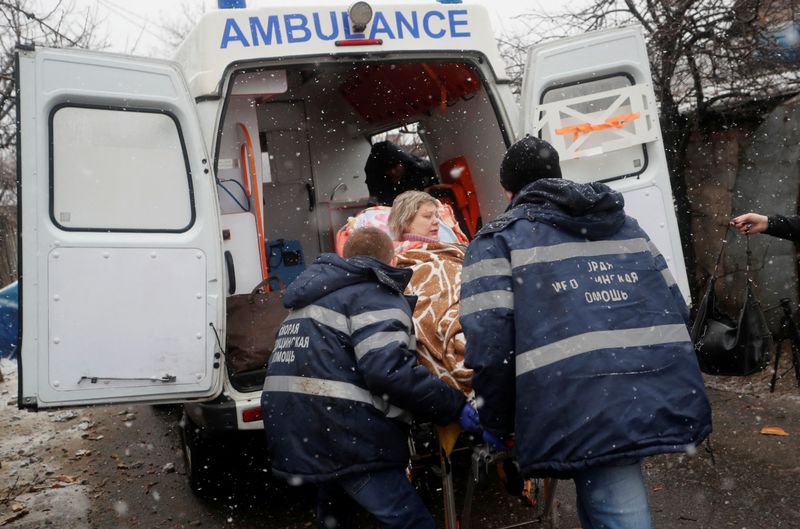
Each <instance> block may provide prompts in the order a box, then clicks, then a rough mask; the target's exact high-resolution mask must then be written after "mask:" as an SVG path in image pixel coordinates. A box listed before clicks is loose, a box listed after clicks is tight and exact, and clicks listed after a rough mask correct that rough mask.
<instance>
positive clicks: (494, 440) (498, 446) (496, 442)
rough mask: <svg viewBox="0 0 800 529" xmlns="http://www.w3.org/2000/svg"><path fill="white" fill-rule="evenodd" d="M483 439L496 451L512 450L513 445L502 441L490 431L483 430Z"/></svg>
mask: <svg viewBox="0 0 800 529" xmlns="http://www.w3.org/2000/svg"><path fill="white" fill-rule="evenodd" d="M483 441H484V442H485V443H486V444H488V445H489V446H490V447H492V449H493V450H495V451H496V452H508V451H509V450H511V447H510V446H508V445H507V444H505V443H504V442H503V441H501V440H500V439H499V438H498V437H496V436H494V435H492V434H490V433H489V432H483Z"/></svg>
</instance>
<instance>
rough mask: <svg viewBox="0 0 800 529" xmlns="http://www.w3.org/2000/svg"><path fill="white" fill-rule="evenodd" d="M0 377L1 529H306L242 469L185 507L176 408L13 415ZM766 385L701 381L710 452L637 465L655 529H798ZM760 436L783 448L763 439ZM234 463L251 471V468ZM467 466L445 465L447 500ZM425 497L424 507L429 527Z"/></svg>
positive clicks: (797, 444)
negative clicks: (450, 473)
mask: <svg viewBox="0 0 800 529" xmlns="http://www.w3.org/2000/svg"><path fill="white" fill-rule="evenodd" d="M3 367H4V368H5V369H6V371H7V373H6V376H5V379H4V381H3V382H2V383H0V527H2V528H6V527H7V528H14V529H23V528H24V529H33V528H42V527H48V526H49V527H58V528H65V529H84V528H85V529H90V528H91V529H95V528H133V527H143V528H144V527H147V528H164V529H166V528H181V527H237V528H252V529H256V528H258V529H263V528H265V527H270V528H274V529H278V528H286V529H300V528H307V527H313V523H312V520H313V512H312V500H311V495H310V494H308V493H307V492H306V491H299V492H298V491H290V490H287V489H286V488H282V487H281V486H278V485H276V484H275V483H270V482H269V480H266V479H264V476H263V472H260V471H259V470H258V469H259V468H260V466H259V465H256V464H245V465H244V470H243V471H242V473H241V474H240V475H241V479H240V480H237V481H236V482H235V483H229V484H224V486H223V487H222V489H221V490H220V491H218V492H216V493H215V494H214V495H212V497H211V498H206V499H201V498H198V497H196V496H195V495H194V494H193V493H192V492H191V490H190V489H189V487H188V485H187V483H186V477H185V475H184V470H183V462H182V453H181V448H180V440H179V436H178V432H177V421H178V420H179V418H180V409H179V408H178V407H158V408H154V407H152V406H135V407H124V406H109V407H98V408H87V409H77V410H59V411H55V412H40V413H30V412H27V411H20V410H18V409H17V402H16V399H17V379H16V374H14V373H10V372H8V371H10V370H11V368H12V367H13V366H9V365H8V364H3ZM782 370H784V368H782ZM769 376H770V375H769V373H768V372H763V373H759V374H756V375H754V376H752V377H748V378H733V377H706V382H707V385H708V387H709V396H710V398H711V401H712V407H713V410H714V429H715V431H714V434H713V435H712V439H711V445H710V446H711V449H710V450H709V448H708V447H707V446H705V445H704V446H702V447H700V448H699V449H698V450H697V452H696V453H695V454H691V455H689V454H687V455H674V456H660V457H656V458H652V459H649V460H647V461H646V462H645V474H646V477H647V484H648V489H649V491H650V505H651V510H652V512H653V522H654V527H658V528H660V529H665V528H666V529H672V528H675V529H677V528H691V529H694V528H708V529H712V528H713V529H719V528H724V527H731V528H736V529H742V528H746V529H756V528H765V529H766V528H782V527H786V528H795V527H798V520H800V504H799V503H798V498H800V390H798V388H797V386H796V383H795V380H794V377H793V376H792V374H791V373H790V374H789V375H787V376H786V377H785V378H783V379H781V380H779V382H778V387H777V391H776V392H775V393H774V394H771V393H769V389H768V383H769ZM764 427H779V428H782V429H783V430H784V431H785V432H786V433H787V434H788V435H786V436H778V435H765V434H763V433H762V429H763V428H764ZM243 456H244V457H249V458H252V459H251V460H250V461H256V460H258V458H259V457H262V456H263V454H250V455H244V454H243ZM466 464H467V461H465V460H456V465H457V467H458V468H457V469H456V481H457V486H458V488H459V492H461V491H462V490H463V483H464V479H465V468H466ZM247 468H250V470H251V471H252V472H251V474H254V475H246V474H247ZM438 494H439V493H438V491H435V490H434V491H432V493H431V494H430V495H429V497H428V500H429V502H430V507H431V509H432V510H433V511H434V513H436V515H437V517H438V518H439V519H441V515H440V513H441V502H440V500H439V496H438ZM573 494H574V493H573V489H572V486H571V484H570V483H569V482H560V483H559V486H558V495H557V497H558V505H559V506H558V513H559V516H560V527H562V528H566V529H570V528H573V527H578V526H579V523H578V521H577V517H576V516H575V509H574V496H573ZM530 514H531V513H530V511H528V510H527V509H526V508H525V507H523V506H522V505H521V504H520V503H519V502H518V501H517V500H516V499H515V498H511V497H509V496H508V495H507V494H505V493H504V492H503V491H502V490H501V488H500V486H499V484H498V483H496V482H492V483H489V485H488V488H486V489H481V490H479V491H478V492H477V499H476V504H475V506H474V508H473V518H472V527H474V528H492V527H502V526H504V525H509V524H512V523H521V522H523V521H525V520H529V519H530ZM364 520H366V518H364ZM365 525H366V526H368V527H371V525H369V524H366V523H365ZM440 525H441V524H440ZM526 526H527V525H526ZM526 526H520V527H526ZM530 527H536V525H530Z"/></svg>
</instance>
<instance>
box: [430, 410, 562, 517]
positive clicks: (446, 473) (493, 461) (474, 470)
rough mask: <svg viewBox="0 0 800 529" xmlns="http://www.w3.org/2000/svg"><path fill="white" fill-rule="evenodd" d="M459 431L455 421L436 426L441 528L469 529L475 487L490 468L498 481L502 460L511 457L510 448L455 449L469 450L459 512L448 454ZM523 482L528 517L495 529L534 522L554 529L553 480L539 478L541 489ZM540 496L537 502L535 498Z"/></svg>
mask: <svg viewBox="0 0 800 529" xmlns="http://www.w3.org/2000/svg"><path fill="white" fill-rule="evenodd" d="M460 433H461V428H460V427H459V425H458V424H457V423H453V424H450V425H448V426H443V427H437V428H436V434H437V441H438V449H439V468H440V471H441V480H442V497H443V498H442V499H443V508H444V527H445V529H470V527H472V525H471V521H472V520H471V518H472V502H473V500H474V495H475V490H476V487H477V486H478V485H479V484H480V483H482V482H484V481H485V480H487V479H488V478H489V476H490V473H491V472H492V471H497V472H498V475H499V476H500V478H501V480H502V479H503V478H504V476H503V472H504V470H503V469H504V468H505V467H506V465H505V464H504V463H511V462H513V460H514V458H515V454H514V451H513V450H511V451H508V452H497V451H495V450H493V449H491V448H490V447H489V446H488V445H486V444H476V445H471V446H466V447H463V448H459V449H458V450H465V449H466V450H469V451H470V468H469V472H468V474H467V480H466V483H465V485H464V489H463V490H464V493H463V499H462V501H461V502H460V503H461V509H460V511H459V508H458V505H459V501H457V498H456V487H455V483H454V477H453V463H452V455H453V451H454V450H456V442H457V440H458V437H459V434H460ZM526 484H527V485H529V486H530V487H531V490H530V491H529V493H530V499H529V502H528V503H529V504H530V507H531V520H530V521H524V522H517V523H514V524H511V525H504V526H501V527H497V528H496V529H512V528H517V527H527V526H534V525H538V526H540V527H543V528H545V529H557V527H558V516H557V514H558V513H557V511H556V509H555V493H556V487H557V480H555V479H551V478H545V479H543V480H541V488H540V487H539V483H538V482H534V481H527V482H526ZM540 496H541V501H539V500H540Z"/></svg>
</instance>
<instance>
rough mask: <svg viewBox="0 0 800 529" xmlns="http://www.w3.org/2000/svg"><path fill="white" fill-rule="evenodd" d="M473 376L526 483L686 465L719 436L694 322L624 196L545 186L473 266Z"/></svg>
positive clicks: (491, 235) (487, 243) (493, 226)
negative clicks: (688, 453) (603, 470)
mask: <svg viewBox="0 0 800 529" xmlns="http://www.w3.org/2000/svg"><path fill="white" fill-rule="evenodd" d="M462 281H463V283H462V289H461V295H462V299H461V324H462V327H463V329H464V333H465V335H466V338H467V351H466V361H465V365H466V366H467V367H469V368H472V369H474V376H473V387H474V389H475V392H476V395H477V397H478V399H479V400H482V401H483V406H482V407H481V408H480V417H481V422H482V423H483V425H484V426H485V427H486V428H487V429H488V430H490V431H491V432H493V433H495V434H498V435H505V434H508V433H510V432H515V435H516V443H517V453H518V457H519V463H520V466H521V468H522V471H523V472H524V473H525V475H552V476H562V477H567V476H570V475H572V474H573V473H574V472H575V471H580V470H583V469H586V468H589V467H592V466H598V465H603V464H608V463H612V462H615V461H618V460H622V459H628V458H638V457H642V456H648V455H652V454H658V453H662V452H681V451H685V450H687V449H690V448H688V447H690V446H692V445H696V444H698V443H700V442H701V441H702V440H703V439H704V438H705V437H706V436H707V435H708V434H709V433H710V432H711V413H710V408H709V404H708V400H707V398H706V394H705V388H704V385H703V379H702V377H701V375H700V371H699V369H698V366H697V360H696V358H695V353H694V349H693V348H692V344H691V343H690V341H689V334H688V331H687V328H686V325H687V323H688V317H689V314H688V310H687V308H686V304H685V302H684V300H683V298H682V297H681V294H680V292H679V290H678V287H677V285H676V284H675V281H674V279H673V278H672V276H671V274H670V273H669V271H668V269H667V265H666V262H665V260H664V258H663V257H662V256H661V254H660V253H659V252H658V250H657V249H656V248H655V246H654V245H653V244H652V243H651V242H650V240H649V238H648V237H647V235H646V234H645V233H644V231H642V229H641V228H640V227H639V226H638V224H637V223H636V221H635V220H634V219H632V218H631V217H628V216H626V215H625V213H624V211H623V198H622V195H620V194H619V193H616V192H614V191H612V190H611V189H610V188H609V187H607V186H605V185H604V184H598V183H595V184H576V183H573V182H570V181H567V180H558V179H557V180H553V179H546V180H539V181H537V182H534V183H532V184H529V185H528V186H526V187H524V188H523V189H522V190H521V191H520V193H519V194H518V195H517V196H516V197H515V199H514V201H513V203H512V207H511V208H510V209H509V211H507V212H506V213H505V214H504V215H502V216H501V217H500V218H498V219H497V220H495V221H493V222H491V223H489V224H488V225H487V226H485V227H484V228H483V229H482V230H481V231H480V232H479V233H478V235H477V237H476V238H475V240H474V241H473V242H472V243H471V244H470V246H469V249H468V251H467V256H466V259H465V262H464V270H463V275H462Z"/></svg>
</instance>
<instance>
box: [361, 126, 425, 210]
mask: <svg viewBox="0 0 800 529" xmlns="http://www.w3.org/2000/svg"><path fill="white" fill-rule="evenodd" d="M364 172H365V173H366V176H367V189H369V194H370V197H372V198H374V199H375V203H376V204H377V205H382V206H391V205H392V201H393V200H394V199H395V197H396V196H397V195H399V194H400V193H402V192H403V191H411V190H417V191H422V190H424V189H425V188H426V187H429V186H432V185H434V184H437V183H438V180H437V178H436V171H434V169H433V165H432V164H431V163H430V162H429V161H428V160H423V159H422V158H419V157H418V156H414V155H413V154H409V153H407V152H405V151H404V150H402V149H401V148H400V147H398V146H397V145H395V144H394V143H392V142H390V141H380V142H378V143H376V144H375V145H373V146H372V150H371V151H370V153H369V157H368V158H367V163H366V165H365V166H364Z"/></svg>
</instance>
